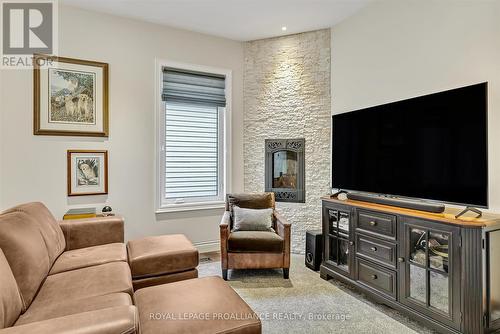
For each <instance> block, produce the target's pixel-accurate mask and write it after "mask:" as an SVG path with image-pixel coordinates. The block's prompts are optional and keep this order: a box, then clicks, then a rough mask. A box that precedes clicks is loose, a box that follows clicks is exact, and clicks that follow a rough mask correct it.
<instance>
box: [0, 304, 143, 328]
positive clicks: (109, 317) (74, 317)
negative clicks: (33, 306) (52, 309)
mask: <svg viewBox="0 0 500 334" xmlns="http://www.w3.org/2000/svg"><path fill="white" fill-rule="evenodd" d="M138 318H139V316H138V314H137V307H135V306H130V305H129V306H117V307H109V308H106V309H103V310H97V311H88V312H82V313H78V314H71V315H67V316H65V317H59V318H54V319H49V320H43V321H37V322H31V323H29V324H24V325H20V326H14V327H9V328H6V329H4V330H3V331H2V334H70V333H71V334H116V333H120V334H138V333H139V322H138Z"/></svg>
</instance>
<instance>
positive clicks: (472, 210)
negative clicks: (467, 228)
mask: <svg viewBox="0 0 500 334" xmlns="http://www.w3.org/2000/svg"><path fill="white" fill-rule="evenodd" d="M468 211H471V212H474V213H477V216H476V218H479V217H481V216H482V215H483V212H482V211H481V210H478V209H476V208H473V207H471V206H467V207H465V209H463V210H462V211H460V212H459V213H458V214H457V215H456V216H455V219H458V217H460V216H463V215H464V214H466V213H467V212H468Z"/></svg>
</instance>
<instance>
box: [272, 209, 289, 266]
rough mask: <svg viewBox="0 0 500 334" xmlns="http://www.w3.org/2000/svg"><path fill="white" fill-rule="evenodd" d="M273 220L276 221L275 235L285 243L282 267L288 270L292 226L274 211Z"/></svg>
mask: <svg viewBox="0 0 500 334" xmlns="http://www.w3.org/2000/svg"><path fill="white" fill-rule="evenodd" d="M274 218H275V219H276V233H278V235H279V236H280V237H282V238H283V240H284V241H285V246H284V250H283V256H284V258H283V263H284V265H283V267H284V268H290V235H291V228H292V224H290V223H289V222H288V221H287V220H286V219H285V218H284V217H283V216H282V215H280V214H279V213H278V212H276V211H274Z"/></svg>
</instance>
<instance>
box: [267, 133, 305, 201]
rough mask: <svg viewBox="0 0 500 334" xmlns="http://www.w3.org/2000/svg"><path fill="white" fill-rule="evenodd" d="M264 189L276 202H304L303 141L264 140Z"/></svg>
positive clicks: (300, 139) (302, 139)
mask: <svg viewBox="0 0 500 334" xmlns="http://www.w3.org/2000/svg"><path fill="white" fill-rule="evenodd" d="M265 146H266V151H265V152H266V158H265V160H266V166H265V188H266V191H269V192H274V194H275V197H276V201H277V202H294V203H304V202H305V159H304V152H305V139H304V138H299V139H266V140H265Z"/></svg>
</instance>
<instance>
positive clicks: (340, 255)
mask: <svg viewBox="0 0 500 334" xmlns="http://www.w3.org/2000/svg"><path fill="white" fill-rule="evenodd" d="M327 217H328V250H327V251H328V256H327V261H328V263H329V264H331V265H333V266H334V268H335V269H338V270H341V271H343V272H346V273H350V272H351V257H352V254H351V246H352V243H351V242H350V240H349V229H350V228H349V213H348V212H343V211H339V210H334V209H328V210H327Z"/></svg>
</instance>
